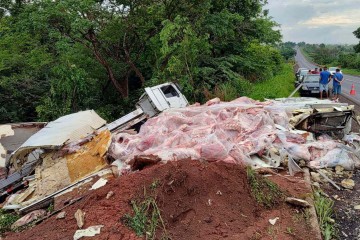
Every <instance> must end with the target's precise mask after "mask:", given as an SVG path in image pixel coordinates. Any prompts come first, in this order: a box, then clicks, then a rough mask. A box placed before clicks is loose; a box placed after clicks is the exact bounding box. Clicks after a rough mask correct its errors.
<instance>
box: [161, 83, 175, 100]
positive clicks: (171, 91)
mask: <svg viewBox="0 0 360 240" xmlns="http://www.w3.org/2000/svg"><path fill="white" fill-rule="evenodd" d="M161 91H162V92H163V93H164V95H165V97H167V98H170V97H178V96H179V94H178V92H177V91H176V90H175V88H174V87H173V86H171V85H168V86H164V87H161Z"/></svg>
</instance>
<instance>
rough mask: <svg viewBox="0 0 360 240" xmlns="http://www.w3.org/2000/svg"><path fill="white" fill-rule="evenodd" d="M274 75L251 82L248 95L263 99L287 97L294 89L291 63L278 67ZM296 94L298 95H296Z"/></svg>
mask: <svg viewBox="0 0 360 240" xmlns="http://www.w3.org/2000/svg"><path fill="white" fill-rule="evenodd" d="M278 71H279V72H278V75H276V76H275V77H273V78H271V79H268V80H265V81H262V82H259V83H256V84H253V87H252V91H251V92H250V93H249V94H248V96H249V97H251V98H253V99H256V100H260V101H263V100H264V99H265V98H281V97H288V96H289V95H290V94H291V93H292V91H293V90H294V73H293V70H292V65H291V64H284V65H282V67H279V70H278ZM296 96H298V95H296Z"/></svg>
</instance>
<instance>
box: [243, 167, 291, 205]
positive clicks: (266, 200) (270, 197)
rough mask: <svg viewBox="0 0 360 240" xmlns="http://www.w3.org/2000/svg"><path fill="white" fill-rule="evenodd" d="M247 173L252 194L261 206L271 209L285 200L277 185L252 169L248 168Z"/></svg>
mask: <svg viewBox="0 0 360 240" xmlns="http://www.w3.org/2000/svg"><path fill="white" fill-rule="evenodd" d="M246 173H247V179H248V183H249V185H250V189H251V193H252V195H253V197H254V198H255V200H256V201H257V202H258V203H259V204H261V205H263V206H265V207H268V208H271V207H273V206H275V205H276V204H277V203H279V202H280V200H281V199H283V197H284V195H283V193H282V192H281V190H280V188H279V187H278V186H277V185H276V184H275V183H273V182H271V181H270V180H269V179H266V178H264V177H262V176H259V175H258V174H257V173H256V172H255V170H253V169H252V168H251V167H247V169H246Z"/></svg>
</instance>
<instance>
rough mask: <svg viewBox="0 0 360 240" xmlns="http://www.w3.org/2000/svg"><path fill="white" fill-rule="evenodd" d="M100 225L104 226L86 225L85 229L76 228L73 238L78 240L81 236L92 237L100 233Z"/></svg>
mask: <svg viewBox="0 0 360 240" xmlns="http://www.w3.org/2000/svg"><path fill="white" fill-rule="evenodd" d="M102 227H104V225H96V226H91V227H88V228H86V229H82V230H76V232H75V234H74V240H78V239H80V238H82V237H93V236H95V235H97V234H100V230H101V228H102Z"/></svg>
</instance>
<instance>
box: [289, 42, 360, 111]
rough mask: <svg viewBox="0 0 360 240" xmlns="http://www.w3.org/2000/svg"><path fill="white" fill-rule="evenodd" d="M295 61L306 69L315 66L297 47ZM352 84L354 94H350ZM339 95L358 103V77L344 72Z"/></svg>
mask: <svg viewBox="0 0 360 240" xmlns="http://www.w3.org/2000/svg"><path fill="white" fill-rule="evenodd" d="M295 61H296V62H297V63H298V65H299V67H304V68H308V69H314V68H315V67H317V66H316V65H314V64H313V63H311V62H309V61H308V60H307V59H306V58H305V56H304V55H303V54H302V53H301V51H300V49H299V48H298V49H297V50H296V56H295ZM328 67H332V66H328ZM329 84H331V85H332V82H330V83H329ZM352 84H354V85H355V90H356V91H357V92H356V95H350V90H351V85H352ZM341 95H342V96H344V97H346V98H348V99H350V100H351V101H353V102H355V103H356V104H358V105H360V77H355V76H352V75H348V74H344V82H343V84H342V87H341Z"/></svg>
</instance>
